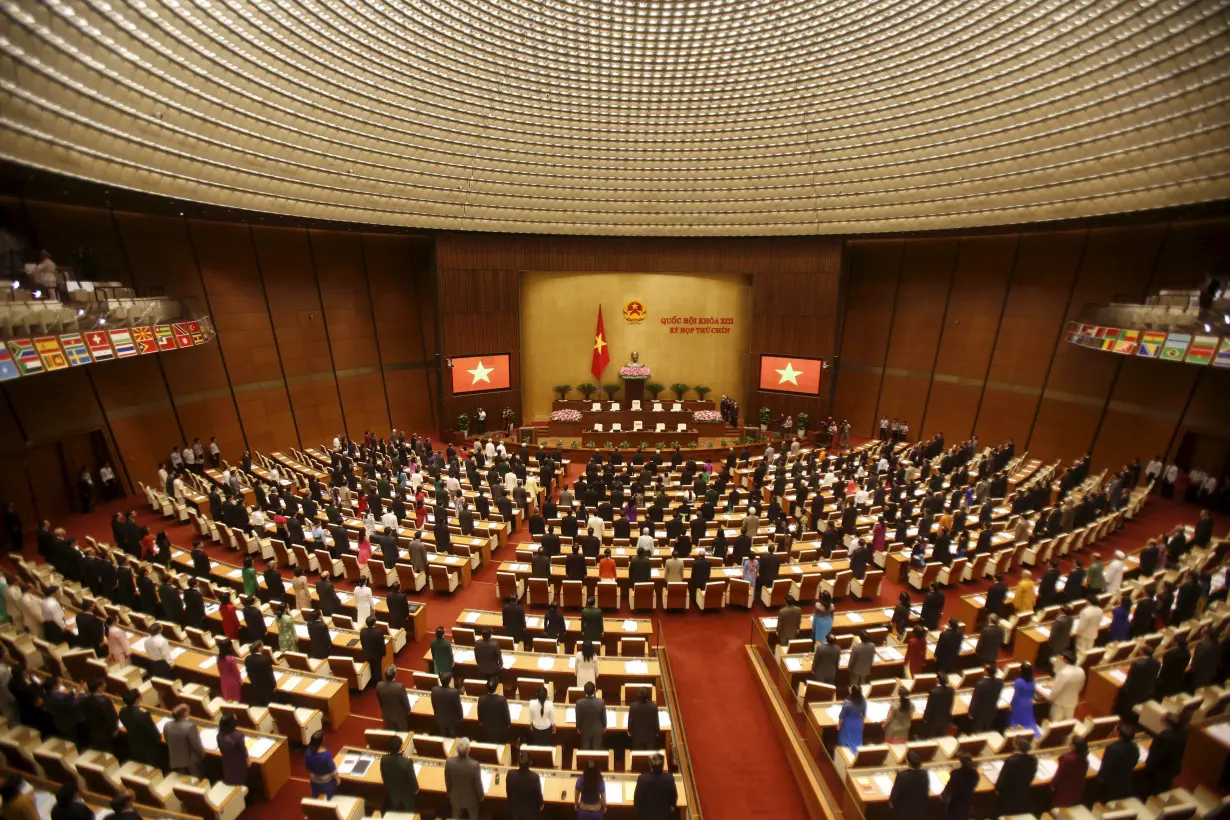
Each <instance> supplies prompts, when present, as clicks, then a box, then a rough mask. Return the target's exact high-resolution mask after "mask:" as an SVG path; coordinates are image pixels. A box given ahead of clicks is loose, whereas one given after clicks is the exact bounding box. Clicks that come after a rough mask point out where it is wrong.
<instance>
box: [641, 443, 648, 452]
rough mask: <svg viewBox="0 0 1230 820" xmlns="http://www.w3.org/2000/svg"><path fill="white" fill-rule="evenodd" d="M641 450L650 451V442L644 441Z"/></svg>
mask: <svg viewBox="0 0 1230 820" xmlns="http://www.w3.org/2000/svg"><path fill="white" fill-rule="evenodd" d="M641 449H642V450H648V449H649V442H648V441H642V442H641Z"/></svg>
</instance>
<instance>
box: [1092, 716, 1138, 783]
mask: <svg viewBox="0 0 1230 820" xmlns="http://www.w3.org/2000/svg"><path fill="white" fill-rule="evenodd" d="M1135 734H1136V730H1135V729H1133V728H1132V724H1130V723H1127V722H1124V723H1120V724H1119V729H1118V738H1117V739H1116V740H1115V742H1114V743H1112V744H1110V745H1109V746H1107V747H1106V750H1105V751H1103V752H1102V765H1101V767H1100V768H1099V769H1098V778H1097V780H1098V800H1099V801H1100V802H1102V803H1108V802H1110V801H1111V800H1122V799H1123V798H1125V797H1131V796H1132V780H1133V774H1132V770H1133V769H1135V768H1136V764H1137V763H1139V762H1140V747H1139V746H1137V745H1136V741H1135V740H1133V739H1132V738H1133V737H1134V736H1135Z"/></svg>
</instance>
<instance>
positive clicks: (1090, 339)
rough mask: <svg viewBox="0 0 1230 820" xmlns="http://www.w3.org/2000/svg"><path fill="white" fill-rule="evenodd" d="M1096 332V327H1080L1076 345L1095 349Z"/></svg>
mask: <svg viewBox="0 0 1230 820" xmlns="http://www.w3.org/2000/svg"><path fill="white" fill-rule="evenodd" d="M1097 332H1098V326H1097V325H1081V327H1080V333H1079V334H1078V335H1077V338H1076V343H1077V344H1078V345H1080V346H1081V347H1097V346H1098V343H1097V336H1096V334H1097Z"/></svg>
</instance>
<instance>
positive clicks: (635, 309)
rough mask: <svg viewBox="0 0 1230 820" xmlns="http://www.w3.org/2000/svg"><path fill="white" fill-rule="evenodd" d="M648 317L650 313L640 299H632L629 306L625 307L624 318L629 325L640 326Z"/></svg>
mask: <svg viewBox="0 0 1230 820" xmlns="http://www.w3.org/2000/svg"><path fill="white" fill-rule="evenodd" d="M648 315H649V311H647V310H645V305H644V303H643V302H641V301H640V300H639V299H631V300H629V301H628V304H626V305H624V318H625V319H627V320H628V323H629V324H633V325H635V324H640V323H641V322H643V321H645V317H646V316H648Z"/></svg>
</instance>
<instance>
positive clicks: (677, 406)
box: [671, 401, 683, 413]
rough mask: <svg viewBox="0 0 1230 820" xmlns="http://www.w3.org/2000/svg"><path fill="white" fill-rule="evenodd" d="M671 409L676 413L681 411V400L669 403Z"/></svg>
mask: <svg viewBox="0 0 1230 820" xmlns="http://www.w3.org/2000/svg"><path fill="white" fill-rule="evenodd" d="M671 410H673V411H674V412H676V413H681V412H683V402H681V401H677V402H675V403H674V404H672V405H671Z"/></svg>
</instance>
